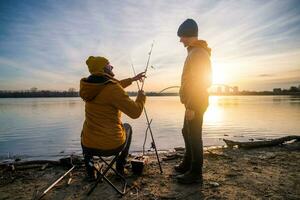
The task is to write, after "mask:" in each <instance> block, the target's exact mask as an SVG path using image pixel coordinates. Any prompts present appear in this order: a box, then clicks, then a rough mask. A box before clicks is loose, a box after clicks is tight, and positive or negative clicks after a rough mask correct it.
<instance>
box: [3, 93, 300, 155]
mask: <svg viewBox="0 0 300 200" xmlns="http://www.w3.org/2000/svg"><path fill="white" fill-rule="evenodd" d="M146 108H147V111H148V115H149V117H150V118H152V119H153V123H152V130H153V134H154V137H155V138H156V143H157V146H158V148H159V149H169V148H172V147H175V146H183V140H182V136H181V128H182V124H183V116H184V106H183V105H182V104H181V103H180V102H179V98H178V97H148V98H147V103H146ZM122 119H123V122H129V123H130V124H132V126H133V131H134V133H133V134H134V135H133V141H132V148H131V150H132V151H138V150H141V149H142V143H143V140H144V136H145V130H146V120H145V117H144V116H141V118H139V119H137V120H132V119H130V118H128V117H127V116H125V115H123V117H122ZM299 119H300V98H299V97H289V96H233V97H230V96H226V97H215V96H213V97H210V106H209V107H208V109H207V111H206V113H205V116H204V125H203V138H204V145H206V146H207V145H222V144H223V142H222V140H220V138H229V139H238V140H248V139H249V138H256V137H260V138H261V137H278V136H283V135H287V134H296V135H299V134H300V133H299V130H300V124H299V123H298V122H299ZM83 120H84V102H83V101H82V100H81V99H79V98H36V99H0V123H1V126H0V159H1V158H5V157H7V152H10V153H11V155H12V154H19V155H23V156H29V157H34V156H44V157H47V158H52V157H56V156H58V155H61V154H60V152H62V151H63V152H64V154H70V153H73V152H75V153H80V152H81V149H80V132H81V128H82V123H83ZM149 146H150V138H149V139H148V143H147V145H146V147H149Z"/></svg>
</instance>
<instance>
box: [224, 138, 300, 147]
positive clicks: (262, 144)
mask: <svg viewBox="0 0 300 200" xmlns="http://www.w3.org/2000/svg"><path fill="white" fill-rule="evenodd" d="M291 140H297V141H300V136H298V135H290V136H286V137H281V138H276V139H272V140H266V141H254V142H237V141H233V140H226V139H223V141H224V142H225V143H226V145H227V146H228V147H229V148H232V147H234V146H237V147H239V148H245V149H250V148H258V147H270V146H277V145H280V144H283V143H284V142H288V141H291Z"/></svg>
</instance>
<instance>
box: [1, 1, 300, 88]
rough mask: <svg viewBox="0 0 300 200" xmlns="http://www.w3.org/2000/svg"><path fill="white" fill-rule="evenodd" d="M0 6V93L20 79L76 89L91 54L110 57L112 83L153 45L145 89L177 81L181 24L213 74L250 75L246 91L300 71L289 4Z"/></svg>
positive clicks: (294, 10)
mask: <svg viewBox="0 0 300 200" xmlns="http://www.w3.org/2000/svg"><path fill="white" fill-rule="evenodd" d="M0 4H1V5H0V9H1V12H0V21H1V23H0V25H1V27H2V28H1V31H0V46H1V47H2V48H1V49H0V59H1V62H0V72H1V73H0V82H1V87H0V89H9V88H18V87H19V88H22V87H23V84H20V82H19V81H18V80H20V79H22V80H23V81H24V82H27V83H28V85H29V83H30V85H35V84H40V85H41V87H47V88H51V89H56V88H57V87H59V88H65V87H69V86H72V85H73V87H76V88H77V87H78V80H79V79H80V78H81V77H82V76H87V75H88V73H87V69H86V66H85V60H86V58H87V57H88V56H89V55H103V56H106V57H108V58H109V60H110V62H111V63H112V64H113V65H114V66H116V68H115V69H116V70H117V71H116V74H117V76H118V78H125V77H128V76H131V75H132V72H131V67H130V65H131V60H132V62H133V63H134V65H135V67H136V69H137V71H142V70H143V69H144V67H145V64H146V60H147V57H148V51H149V49H150V45H151V43H152V41H153V40H155V46H154V49H153V55H152V58H151V64H152V65H154V66H156V69H155V71H153V76H154V77H155V78H154V79H149V82H148V85H147V89H149V90H159V89H160V88H158V87H159V84H157V81H158V80H159V81H160V82H161V84H164V85H168V84H175V83H179V82H180V73H181V69H182V65H183V62H184V59H185V56H186V50H185V49H184V48H183V46H182V44H181V43H179V39H178V37H177V36H176V31H177V28H178V25H179V24H180V23H181V22H182V21H183V20H184V19H186V18H194V19H195V20H196V21H197V22H198V24H199V36H200V38H203V39H206V40H207V41H208V43H209V45H210V46H211V47H212V50H213V51H212V52H213V54H212V60H213V61H214V66H213V68H214V69H215V70H214V71H222V73H224V74H226V80H227V81H229V82H237V83H238V82H239V81H240V79H243V77H245V76H249V77H253V79H252V82H251V80H249V83H248V85H245V87H253V89H255V88H260V87H263V86H261V85H259V84H264V83H258V82H255V78H254V75H255V74H256V75H257V74H260V75H267V74H274V73H277V72H279V71H281V72H282V74H281V75H280V76H283V75H284V74H286V73H287V74H288V71H289V70H292V69H295V68H297V67H299V65H298V64H299V62H300V59H299V58H300V52H299V47H300V38H299V36H298V35H299V34H300V26H299V24H300V12H299V10H300V9H299V5H298V3H297V1H293V0H288V1H277V0H273V1H266V2H262V1H258V0H257V1H241V2H236V1H176V2H174V1H142V2H132V1H129V0H128V1H72V3H70V2H69V1H42V2H36V1H26V3H25V2H22V1H21V2H20V1H16V0H12V1H10V3H3V2H1V3H0ZM8 62H11V63H8ZM8 65H9V67H8ZM221 67H223V68H222V69H221ZM16 70H17V71H18V72H17V73H16ZM260 77H261V78H263V77H265V78H267V77H268V78H270V77H269V76H260ZM8 79H9V80H10V81H9V83H10V84H11V87H10V85H8V84H7V82H6V84H5V87H6V88H3V87H4V85H3V84H2V83H4V81H3V80H8ZM291 80H293V79H291ZM72 81H73V83H72ZM59 83H60V85H61V86H59ZM268 87H271V86H268Z"/></svg>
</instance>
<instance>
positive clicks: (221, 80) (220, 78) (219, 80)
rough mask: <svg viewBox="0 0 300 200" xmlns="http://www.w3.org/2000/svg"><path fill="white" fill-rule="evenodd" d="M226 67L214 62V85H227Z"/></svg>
mask: <svg viewBox="0 0 300 200" xmlns="http://www.w3.org/2000/svg"><path fill="white" fill-rule="evenodd" d="M225 69H226V67H225V65H223V64H220V63H216V62H212V83H213V84H226V70H225Z"/></svg>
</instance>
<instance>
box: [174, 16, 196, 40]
mask: <svg viewBox="0 0 300 200" xmlns="http://www.w3.org/2000/svg"><path fill="white" fill-rule="evenodd" d="M177 35H178V37H197V36H198V25H197V23H196V22H195V20H193V19H187V20H185V21H184V22H183V23H182V24H181V25H180V26H179V28H178V31H177Z"/></svg>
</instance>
